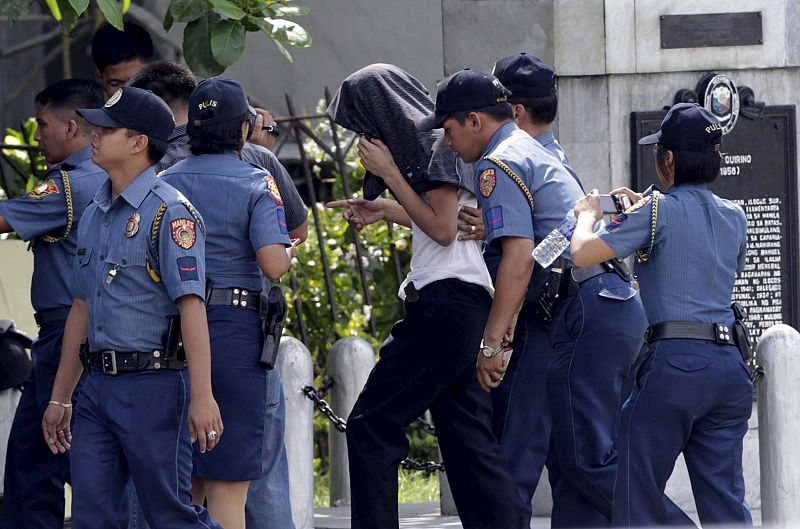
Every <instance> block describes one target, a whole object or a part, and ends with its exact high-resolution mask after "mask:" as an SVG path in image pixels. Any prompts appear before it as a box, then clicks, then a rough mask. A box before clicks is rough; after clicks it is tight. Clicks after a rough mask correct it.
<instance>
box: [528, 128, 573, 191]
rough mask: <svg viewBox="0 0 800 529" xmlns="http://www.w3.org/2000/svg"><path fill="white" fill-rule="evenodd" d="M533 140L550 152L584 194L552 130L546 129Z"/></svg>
mask: <svg viewBox="0 0 800 529" xmlns="http://www.w3.org/2000/svg"><path fill="white" fill-rule="evenodd" d="M534 139H535V140H536V141H538V142H539V143H541V144H542V146H543V147H544V148H545V149H547V150H548V151H549V152H550V154H552V155H553V156H555V157H556V158H558V161H559V162H561V165H563V166H564V169H566V170H567V171H568V172H569V174H571V175H572V177H573V178H574V179H575V181H576V182H578V186H580V188H581V191H584V192H585V190H584V189H583V184H582V183H581V179H580V178H579V177H578V173H576V172H575V170H574V169H573V168H572V166H571V165H570V163H569V158H567V153H566V152H564V148H563V147H561V144H560V143H558V140H557V139H556V137H555V135H554V134H553V131H552V129H548V130H546V131H544V132H542V133H541V134H539V135H537V136H534Z"/></svg>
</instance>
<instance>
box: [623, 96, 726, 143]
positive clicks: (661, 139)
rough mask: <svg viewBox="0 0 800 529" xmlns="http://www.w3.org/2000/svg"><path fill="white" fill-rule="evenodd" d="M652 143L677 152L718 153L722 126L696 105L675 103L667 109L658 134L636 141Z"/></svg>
mask: <svg viewBox="0 0 800 529" xmlns="http://www.w3.org/2000/svg"><path fill="white" fill-rule="evenodd" d="M654 143H660V144H661V145H663V146H664V147H666V148H668V149H671V150H677V151H691V152H714V151H719V150H720V146H721V143H722V126H721V125H720V124H719V121H718V120H717V118H715V117H714V116H713V115H712V114H711V112H709V111H708V110H706V109H705V108H703V107H701V106H700V105H698V104H697V103H678V104H677V105H674V106H673V107H672V108H670V109H669V112H667V115H666V116H665V117H664V121H662V122H661V129H659V131H658V132H656V133H654V134H650V135H649V136H645V137H644V138H642V139H640V140H639V145H652V144H654Z"/></svg>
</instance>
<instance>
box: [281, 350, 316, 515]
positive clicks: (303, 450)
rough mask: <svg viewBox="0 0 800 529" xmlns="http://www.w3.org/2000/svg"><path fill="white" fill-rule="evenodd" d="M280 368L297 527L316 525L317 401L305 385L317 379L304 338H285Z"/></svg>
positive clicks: (286, 442)
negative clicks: (308, 395)
mask: <svg viewBox="0 0 800 529" xmlns="http://www.w3.org/2000/svg"><path fill="white" fill-rule="evenodd" d="M280 359H281V360H280V370H281V378H282V379H283V392H284V393H285V395H286V432H285V434H284V442H285V444H286V455H287V458H288V460H289V494H290V498H291V503H292V518H293V519H294V525H295V527H296V528H297V529H313V527H314V405H313V403H312V402H311V401H310V400H309V399H308V398H307V397H306V396H305V395H304V394H303V388H304V387H305V386H310V385H312V384H313V383H314V368H313V366H312V364H311V354H310V353H309V352H308V349H306V346H305V345H303V343H302V342H300V340H298V339H296V338H291V337H288V336H287V337H283V338H281V345H280Z"/></svg>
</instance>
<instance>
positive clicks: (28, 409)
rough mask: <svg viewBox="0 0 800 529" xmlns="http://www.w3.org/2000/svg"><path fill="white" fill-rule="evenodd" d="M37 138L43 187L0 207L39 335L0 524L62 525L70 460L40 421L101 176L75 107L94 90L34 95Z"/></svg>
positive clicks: (76, 86) (70, 85)
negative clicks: (56, 450) (21, 257)
mask: <svg viewBox="0 0 800 529" xmlns="http://www.w3.org/2000/svg"><path fill="white" fill-rule="evenodd" d="M34 101H35V105H36V121H37V124H38V128H37V131H36V139H37V140H38V142H39V148H40V149H41V150H42V152H43V153H44V157H45V161H46V162H47V163H48V164H49V165H50V167H49V169H48V171H47V174H46V175H45V177H44V181H43V182H42V184H40V185H39V186H37V187H36V188H34V189H33V190H31V191H30V192H29V193H28V194H27V195H26V196H24V197H22V198H18V199H14V200H6V201H3V202H0V233H6V232H9V231H16V232H17V234H18V235H19V236H20V238H22V239H24V240H26V241H30V243H31V249H32V250H33V280H32V282H31V285H32V286H31V303H32V305H33V308H34V309H35V310H36V315H35V317H36V322H37V324H38V325H39V337H38V339H37V340H36V341H35V342H34V344H33V348H32V351H31V356H32V358H33V365H34V367H33V371H32V372H31V375H30V378H29V379H28V381H27V382H26V383H25V386H24V391H23V394H22V398H21V399H20V403H19V406H18V407H17V412H16V415H15V416H14V423H13V425H12V428H11V435H10V437H9V441H8V456H7V462H6V467H5V476H4V490H5V507H4V525H3V527H9V528H11V527H13V528H18V527H19V528H21V527H37V528H38V527H42V528H44V527H47V528H51V529H54V528H56V527H58V528H61V527H63V526H64V483H66V482H69V457H68V456H67V455H66V454H55V455H54V454H52V453H51V452H50V450H49V449H48V448H47V445H46V444H45V442H44V440H43V439H42V434H41V430H40V427H39V424H40V422H41V418H42V414H43V413H44V410H45V408H46V407H47V401H48V400H49V398H50V391H51V390H52V388H53V379H54V378H55V376H56V370H57V369H58V359H59V356H60V353H61V339H62V337H63V333H64V322H65V321H66V319H67V314H68V313H69V308H70V305H72V296H71V295H70V286H71V283H72V279H73V261H74V255H75V248H76V243H77V227H78V225H79V223H80V220H81V216H82V215H83V212H84V209H85V208H86V207H87V206H88V205H89V204H90V203H91V201H92V197H94V194H95V192H96V191H97V188H98V187H100V184H101V183H102V182H103V181H104V180H105V179H106V178H107V177H106V174H105V172H103V170H102V169H100V168H99V167H97V166H96V165H95V164H94V163H93V162H92V151H91V147H90V146H89V144H90V141H91V138H90V136H91V126H90V125H89V124H88V123H86V121H84V120H83V118H81V117H79V116H78V115H77V114H76V113H75V110H76V109H77V108H97V107H100V106H102V105H103V92H102V89H101V88H100V85H99V84H97V83H95V82H93V81H85V80H82V79H66V80H63V81H59V82H57V83H53V84H52V85H50V86H48V87H47V88H45V89H44V90H42V91H41V92H39V94H37V95H36V98H35V100H34Z"/></svg>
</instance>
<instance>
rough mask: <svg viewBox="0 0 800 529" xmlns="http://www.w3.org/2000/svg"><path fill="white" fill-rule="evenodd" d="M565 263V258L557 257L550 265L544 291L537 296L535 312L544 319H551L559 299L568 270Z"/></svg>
mask: <svg viewBox="0 0 800 529" xmlns="http://www.w3.org/2000/svg"><path fill="white" fill-rule="evenodd" d="M566 263H567V261H566V259H564V258H563V257H559V258H558V259H556V260H555V262H554V263H553V264H552V265H550V275H548V276H547V284H545V286H544V292H542V293H541V294H539V298H538V299H537V300H536V301H537V302H538V304H539V310H538V311H537V312H538V313H539V315H540V316H541V318H542V319H543V320H544V321H550V320H552V319H553V316H554V315H555V313H556V307H557V306H558V302H559V301H561V297H562V296H561V294H562V291H563V286H564V281H565V279H566V274H567V272H568V270H566V266H565V265H566Z"/></svg>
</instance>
